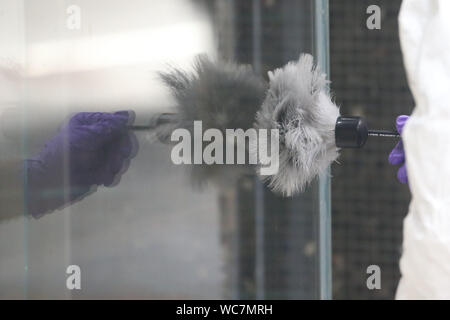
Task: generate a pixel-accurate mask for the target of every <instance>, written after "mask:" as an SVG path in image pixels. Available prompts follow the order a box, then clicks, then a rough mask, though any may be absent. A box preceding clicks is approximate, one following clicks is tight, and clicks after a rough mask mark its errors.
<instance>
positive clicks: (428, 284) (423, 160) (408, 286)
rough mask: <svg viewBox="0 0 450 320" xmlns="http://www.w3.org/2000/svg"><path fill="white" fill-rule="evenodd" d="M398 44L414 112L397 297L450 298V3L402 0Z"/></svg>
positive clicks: (407, 140)
mask: <svg viewBox="0 0 450 320" xmlns="http://www.w3.org/2000/svg"><path fill="white" fill-rule="evenodd" d="M399 32H400V42H401V47H402V52H403V59H404V64H405V68H406V72H407V77H408V82H409V86H410V88H411V91H412V94H413V96H414V100H415V104H416V106H415V109H414V112H413V114H412V116H411V117H410V119H409V120H408V121H407V123H406V125H405V128H404V131H403V141H404V146H405V150H406V167H407V172H408V179H409V187H410V190H411V195H412V200H411V203H410V206H409V212H408V215H407V216H406V218H405V220H404V225H403V253H402V257H401V259H400V271H401V275H402V276H401V279H400V283H399V286H398V289H397V294H396V298H397V299H450V99H449V97H450V1H448V0H427V1H424V0H403V3H402V6H401V9H400V15H399Z"/></svg>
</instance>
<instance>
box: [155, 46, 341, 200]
mask: <svg viewBox="0 0 450 320" xmlns="http://www.w3.org/2000/svg"><path fill="white" fill-rule="evenodd" d="M161 77H162V79H163V81H164V83H165V84H166V85H167V86H168V87H169V88H170V89H171V91H172V94H173V96H174V98H175V100H176V102H177V107H176V116H174V117H173V119H174V120H173V121H172V123H170V124H169V125H167V124H165V125H164V126H162V127H161V128H159V131H158V130H157V135H158V136H160V137H161V136H164V137H169V136H170V133H171V132H172V131H173V130H174V129H175V128H180V127H181V128H186V129H188V130H192V126H193V122H194V121H195V120H202V122H203V130H206V129H209V128H217V129H220V130H221V131H222V132H224V131H225V129H237V128H241V129H243V130H246V129H248V128H251V127H256V128H259V129H278V130H279V145H280V150H279V161H280V162H279V170H278V172H277V173H276V174H274V175H270V176H261V177H262V179H264V180H267V181H268V184H269V187H270V188H272V189H273V190H274V191H275V192H277V193H281V194H283V195H286V196H291V195H293V194H295V193H296V192H299V191H302V190H303V189H304V188H305V186H306V185H307V184H308V183H309V182H311V181H312V180H313V179H314V178H315V177H316V176H317V175H318V174H320V173H321V172H323V171H324V170H325V169H326V168H327V166H328V165H330V164H331V162H333V161H334V160H335V159H336V158H337V157H338V149H337V147H336V144H335V134H334V128H335V123H336V119H337V118H338V116H339V109H338V108H337V106H336V105H335V104H334V103H333V102H332V101H331V98H330V96H329V94H328V91H327V80H326V76H325V74H324V73H322V72H321V71H320V70H319V69H318V68H317V67H316V66H315V65H314V64H313V58H312V56H311V55H308V54H304V55H301V56H300V58H299V60H298V61H295V62H289V63H288V64H287V65H285V66H284V67H283V68H280V69H276V70H275V71H273V72H269V84H268V85H267V84H266V83H265V82H264V81H263V80H262V79H261V78H259V77H258V76H256V75H255V74H254V72H253V71H252V69H251V68H250V67H249V66H239V65H236V64H233V63H224V62H212V61H210V60H209V59H208V58H207V57H206V56H204V55H203V56H199V57H198V58H197V60H196V62H195V65H194V72H192V73H188V72H184V71H182V70H178V69H175V68H174V69H172V70H170V71H169V72H166V73H161ZM269 151H270V150H269ZM240 168H242V166H240ZM192 173H193V177H194V180H196V181H197V182H203V181H205V180H207V179H211V178H212V179H213V180H218V183H224V181H230V180H231V181H233V180H234V179H233V177H235V176H238V175H239V174H240V173H242V171H240V170H236V166H230V165H193V166H192ZM217 178H219V179H217Z"/></svg>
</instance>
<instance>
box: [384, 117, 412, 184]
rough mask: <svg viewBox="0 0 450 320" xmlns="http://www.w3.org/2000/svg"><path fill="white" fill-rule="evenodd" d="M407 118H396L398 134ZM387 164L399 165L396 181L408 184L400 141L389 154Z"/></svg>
mask: <svg viewBox="0 0 450 320" xmlns="http://www.w3.org/2000/svg"><path fill="white" fill-rule="evenodd" d="M408 118H409V116H405V115H401V116H398V117H397V121H396V123H395V126H396V128H397V131H398V133H400V134H402V130H403V127H404V126H405V123H406V121H407V120H408ZM389 163H390V164H393V165H400V168H399V169H398V171H397V179H398V180H399V181H400V182H401V183H408V175H407V173H406V159H405V150H404V149H403V142H402V141H399V142H398V143H397V145H396V146H395V147H394V149H392V151H391V153H390V154H389Z"/></svg>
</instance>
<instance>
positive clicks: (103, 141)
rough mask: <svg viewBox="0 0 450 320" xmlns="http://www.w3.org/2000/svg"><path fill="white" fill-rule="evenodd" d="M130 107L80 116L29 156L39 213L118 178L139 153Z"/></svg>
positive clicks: (31, 207) (32, 203) (31, 209)
mask: <svg viewBox="0 0 450 320" xmlns="http://www.w3.org/2000/svg"><path fill="white" fill-rule="evenodd" d="M132 121H134V117H133V115H132V114H130V113H129V112H127V111H119V112H115V113H100V112H95V113H90V112H82V113H78V114H76V115H74V116H73V117H72V118H71V119H70V120H69V122H68V123H67V124H66V125H65V126H63V127H62V129H61V130H60V131H59V132H58V134H57V135H56V136H54V137H53V138H51V139H50V140H49V141H48V142H47V143H46V145H45V147H44V148H43V149H42V150H41V152H40V153H39V154H38V155H37V156H35V157H32V158H30V159H27V160H25V172H26V199H27V209H28V213H30V214H31V215H32V216H33V217H35V218H37V217H40V216H41V215H43V214H45V213H47V212H50V211H53V210H55V209H58V208H59V207H61V206H62V205H65V204H69V203H73V202H74V201H76V200H79V199H81V198H82V197H84V196H86V195H87V194H88V193H89V192H90V191H93V190H92V189H93V187H94V186H99V185H105V186H112V185H113V184H114V183H115V182H118V180H119V178H120V176H121V174H123V173H124V172H125V170H126V169H127V167H128V164H129V160H130V159H131V158H132V157H133V156H134V155H135V154H136V152H135V151H137V143H136V139H135V137H134V135H133V134H132V133H129V131H128V130H127V125H128V124H129V123H131V122H132Z"/></svg>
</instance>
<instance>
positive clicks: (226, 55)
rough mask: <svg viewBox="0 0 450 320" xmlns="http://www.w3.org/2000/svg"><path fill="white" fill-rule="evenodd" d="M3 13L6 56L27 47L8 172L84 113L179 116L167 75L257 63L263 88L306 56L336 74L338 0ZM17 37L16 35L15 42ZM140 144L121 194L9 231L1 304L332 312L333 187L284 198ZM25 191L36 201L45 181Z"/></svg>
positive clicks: (141, 121)
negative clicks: (123, 301)
mask: <svg viewBox="0 0 450 320" xmlns="http://www.w3.org/2000/svg"><path fill="white" fill-rule="evenodd" d="M74 3H75V4H74ZM0 6H1V7H0V8H1V9H2V11H5V12H6V11H8V12H11V13H15V14H16V15H17V17H16V18H14V19H13V18H11V19H12V20H7V21H6V22H5V21H3V22H2V23H6V24H7V25H6V27H5V28H1V29H0V30H1V31H0V32H1V33H0V34H1V35H2V38H1V39H0V48H3V47H4V46H5V47H8V48H10V49H11V48H12V47H11V45H10V43H12V42H13V43H14V46H16V47H17V49H15V51H10V53H9V54H10V58H11V61H14V62H15V63H17V65H18V66H19V69H20V70H21V71H20V74H21V76H20V77H19V78H18V79H19V80H17V83H16V85H17V86H18V87H19V88H20V89H21V91H20V92H19V93H18V95H17V102H16V103H15V104H14V105H13V106H12V107H9V108H7V107H6V104H2V106H1V108H2V111H3V115H2V118H3V119H8V120H7V121H8V123H13V124H14V122H13V120H14V121H18V122H17V123H18V124H16V125H9V126H7V130H9V131H8V132H7V134H4V137H2V139H4V140H5V141H6V140H7V139H11V138H7V136H8V137H13V138H14V139H17V141H20V146H19V143H18V142H17V143H16V142H14V141H13V142H9V144H13V145H14V146H15V148H16V149H17V150H16V149H14V150H16V151H14V152H12V151H11V150H13V148H12V147H10V145H8V144H7V142H5V144H2V146H1V147H2V159H3V157H6V158H11V157H13V156H14V155H15V154H16V155H19V156H21V157H23V158H27V159H29V158H31V157H32V156H35V155H37V154H39V153H40V152H41V150H42V148H43V146H44V145H45V143H46V142H48V141H49V139H50V138H51V137H53V136H54V135H55V134H56V132H57V131H58V129H59V128H60V127H61V126H64V125H67V124H64V123H66V122H65V121H66V120H68V119H69V118H70V117H71V116H73V115H75V114H76V113H78V112H114V111H118V110H134V111H135V113H136V119H135V124H136V125H146V124H148V122H149V119H151V118H152V117H153V116H154V115H155V114H160V113H161V112H171V111H172V110H173V106H174V105H175V104H176V101H175V100H174V99H173V97H172V96H171V95H170V92H169V91H168V90H167V88H166V87H164V85H163V84H162V82H161V81H160V79H159V77H158V72H160V71H166V70H168V65H172V66H176V67H179V68H182V69H188V70H191V68H192V63H193V61H194V59H195V57H196V56H197V55H198V54H201V53H206V54H208V55H209V56H210V57H211V58H212V59H224V60H231V61H235V62H236V63H239V64H250V65H252V66H253V68H254V70H255V72H256V73H257V74H258V75H259V76H261V77H263V78H264V79H266V80H267V72H268V71H269V70H273V69H275V68H277V67H281V66H283V65H284V64H285V63H287V62H288V61H290V60H294V59H297V58H298V56H299V54H300V53H302V52H308V53H312V54H313V55H314V56H315V57H316V60H317V61H318V63H319V64H320V65H321V66H322V68H323V69H324V70H326V71H327V65H328V63H327V60H328V47H327V44H328V35H327V29H328V8H327V1H313V0H309V1H308V0H300V1H297V0H282V1H259V0H252V1H231V0H215V1H206V0H205V1H190V0H172V1H158V2H156V1H152V2H150V1H144V0H136V1H133V2H131V3H130V2H129V1H124V0H114V1H112V0H97V1H95V2H93V1H87V0H84V1H82V0H79V1H76V2H74V1H57V0H40V1H39V2H38V1H17V0H4V1H2V4H1V5H0ZM3 30H8V32H7V33H5V31H3ZM14 30H15V32H16V33H17V35H18V36H17V37H14V38H13V39H9V38H7V35H10V34H12V33H11V32H12V31H14ZM3 66H4V67H8V65H5V64H4V65H3ZM16 70H17V68H16ZM22 76H23V78H21V77H22ZM207 94H209V95H220V94H221V93H220V92H207ZM227 97H228V96H227V95H225V99H227ZM255 107H257V106H255ZM207 108H209V109H207V110H206V114H204V117H205V119H206V118H208V117H213V116H217V114H215V111H214V110H216V109H215V106H212V105H211V106H207ZM255 110H256V109H255V108H244V107H243V108H242V114H240V115H239V122H240V123H246V124H248V126H251V125H252V123H253V121H254V117H255ZM5 128H6V127H5ZM243 129H247V128H243ZM5 130H6V129H5ZM135 136H136V139H137V142H138V144H139V150H138V152H137V155H136V156H135V157H134V158H133V159H132V160H131V161H130V164H129V167H128V168H127V169H128V170H126V171H125V172H124V173H123V175H122V176H121V179H120V182H119V183H117V184H115V185H114V186H113V187H98V188H97V189H96V190H95V192H93V193H90V194H89V195H88V196H86V197H83V198H82V199H81V200H80V201H76V202H74V203H72V204H71V205H66V206H64V207H63V208H60V209H58V210H56V211H54V212H52V213H50V214H46V215H44V216H43V217H40V218H38V219H33V218H24V217H23V215H21V216H20V217H19V218H16V219H13V220H3V223H2V224H1V226H0V228H1V229H0V237H1V238H0V239H1V241H0V247H1V251H0V252H1V256H0V264H1V269H0V270H1V274H0V287H1V289H0V290H1V292H0V297H2V298H14V297H18V298H20V297H26V298H31V299H41V298H57V299H90V298H108V299H109V298H119V299H120V298H128V299H129V298H148V299H161V298H188V299H193V298H208V299H221V298H233V299H280V298H287V299H304V298H305V299H310V298H329V297H330V290H331V288H330V278H329V277H330V268H331V267H330V259H329V256H330V252H329V250H330V244H329V241H330V240H329V239H330V234H329V233H330V229H329V226H330V216H329V208H330V203H329V176H326V175H325V176H323V177H321V178H320V179H317V180H316V181H314V183H312V184H311V185H310V186H309V187H308V189H307V190H306V191H305V192H304V193H301V194H299V195H298V196H295V197H289V198H286V197H282V196H280V195H276V194H274V193H273V192H271V191H270V190H269V189H268V188H267V187H266V186H265V185H264V184H263V183H262V182H261V181H260V180H259V178H258V177H257V175H256V173H255V170H254V168H253V167H251V166H228V165H222V166H214V167H207V166H206V165H176V164H174V162H173V161H172V160H171V152H172V150H173V149H172V148H173V146H172V145H169V144H167V143H163V141H160V140H161V139H155V136H154V135H152V134H151V133H148V132H145V131H137V132H135ZM63 141H64V140H63ZM2 143H3V142H2ZM3 148H5V149H3ZM3 150H5V152H3ZM96 152H98V151H97V150H95V149H93V151H92V154H95V153H96ZM105 154H106V151H105ZM105 154H102V155H105ZM74 156H76V155H73V154H65V155H64V157H63V159H64V161H65V162H64V164H65V165H64V170H63V172H62V177H63V178H62V186H61V188H62V189H64V187H67V184H70V183H71V182H70V181H72V180H70V179H68V178H67V176H70V177H73V176H72V172H71V170H72V169H71V168H72V166H71V163H73V161H76V160H74V159H72V157H74ZM93 174H97V172H96V173H93ZM199 182H200V183H199ZM25 183H27V186H28V187H29V188H27V190H28V189H30V188H31V187H30V185H31V184H32V183H33V181H27V179H25ZM60 191H61V190H53V189H52V190H46V191H45V192H47V193H48V194H50V196H51V195H52V192H60ZM27 199H28V198H27ZM25 204H26V205H27V206H28V208H30V203H29V201H28V202H27V203H25ZM11 239H12V240H11ZM72 265H75V266H78V267H79V270H80V275H81V276H80V279H81V282H80V285H81V288H80V289H76V288H75V289H73V290H69V289H68V286H69V287H70V286H71V285H72V286H73V285H74V284H75V283H76V282H73V279H74V278H72V277H71V276H72V275H75V274H76V273H77V271H76V270H75V269H69V270H68V269H67V268H68V267H69V266H72ZM74 270H75V271H74ZM66 271H69V273H66ZM71 281H72V282H71Z"/></svg>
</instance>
